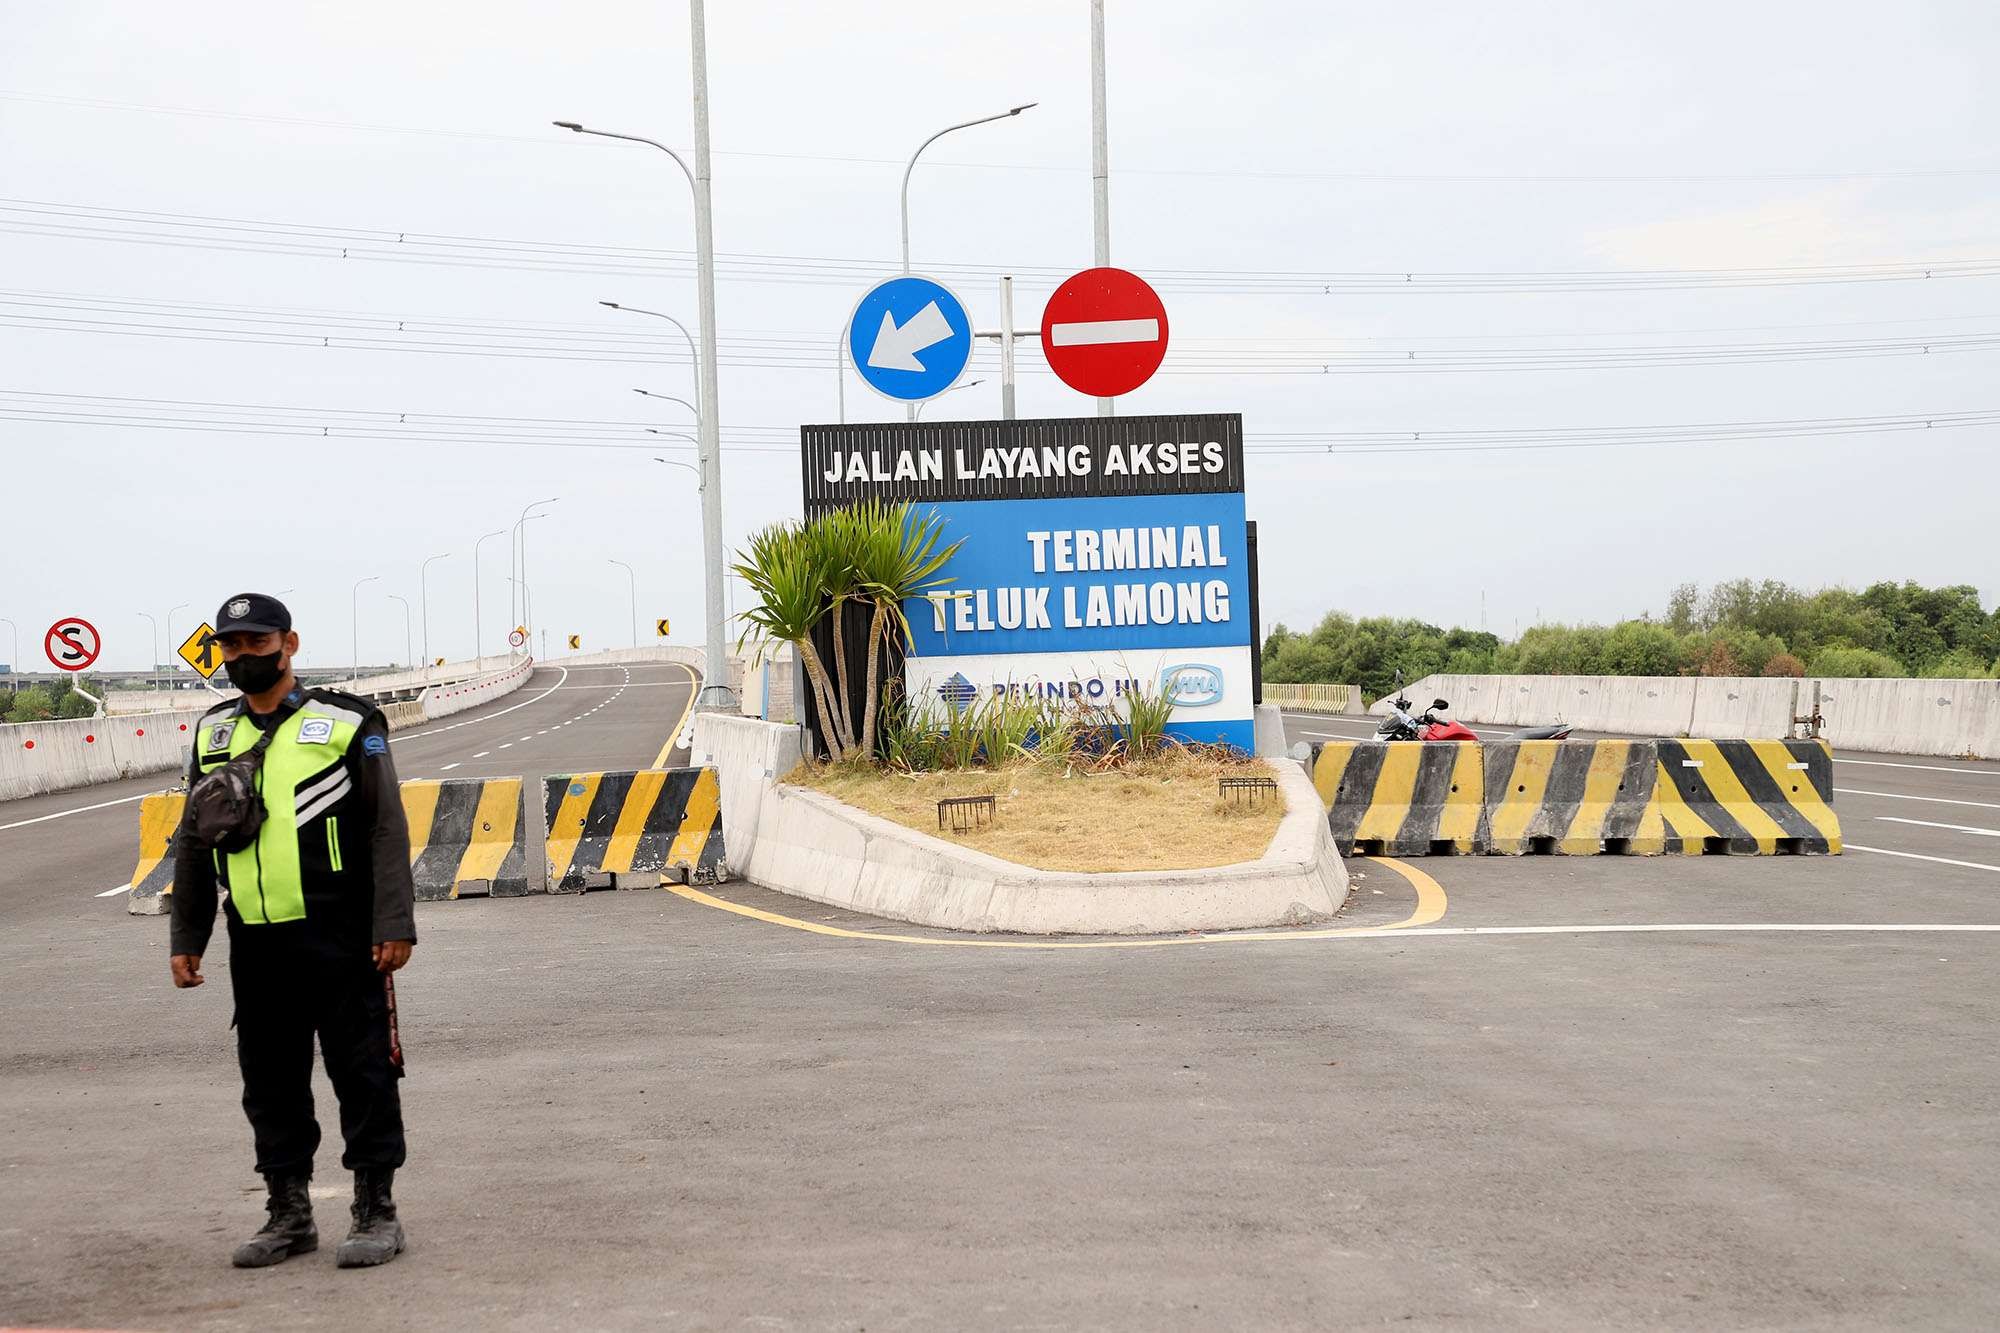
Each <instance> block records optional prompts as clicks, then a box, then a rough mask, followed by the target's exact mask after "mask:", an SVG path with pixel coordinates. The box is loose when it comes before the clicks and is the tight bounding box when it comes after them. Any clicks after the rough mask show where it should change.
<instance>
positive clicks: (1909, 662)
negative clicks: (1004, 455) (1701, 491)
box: [1263, 579, 2000, 699]
mask: <svg viewBox="0 0 2000 1333" xmlns="http://www.w3.org/2000/svg"><path fill="white" fill-rule="evenodd" d="M1263 658H1264V661H1263V666H1264V679H1265V680H1267V681H1272V682H1283V683H1287V684H1313V683H1319V682H1329V683H1347V684H1355V685H1359V686H1360V687H1361V689H1362V691H1363V693H1365V694H1366V695H1367V696H1368V697H1369V698H1371V699H1372V698H1378V697H1380V696H1382V695H1384V694H1388V693H1389V692H1391V690H1392V689H1393V688H1394V682H1395V678H1396V673H1397V672H1398V671H1400V672H1401V673H1402V677H1403V679H1404V680H1405V681H1414V680H1417V679H1419V678H1420V677H1423V676H1427V675H1431V674H1433V673H1435V672H1451V673H1454V674H1464V675H1487V674H1496V673H1497V674H1504V675H1530V676H1808V675H1810V676H1823V677H1842V676H1901V677H1909V676H1926V677H1934V678H1952V679H1976V678H1982V677H2000V607H1996V608H1995V609H1994V610H1992V611H1990V612H1989V611H1987V610H1986V609H1985V608H1984V607H1983V606H1982V605H1981V604H1980V600H1979V590H1978V589H1977V588H1972V587H1969V586H1966V585H1963V584H1960V585H1957V586H1954V587H1949V588H1926V587H1923V586H1922V585H1920V584H1917V583H1900V584H1898V583H1876V584H1873V585H1871V586H1870V587H1868V588H1867V589H1865V590H1863V591H1861V592H1855V591H1853V590H1852V589H1848V588H1822V589H1820V590H1818V591H1816V592H1805V591H1802V590H1800V589H1797V588H1794V587H1792V586H1791V585H1789V584H1786V583H1781V582H1778V581H1776V580H1774V579H1765V580H1763V581H1761V582H1757V581H1753V580H1750V579H1737V580H1735V581H1733V582H1728V583H1719V584H1716V585H1715V586H1714V587H1712V588H1709V589H1708V590H1707V591H1706V592H1704V591H1703V590H1702V589H1701V588H1700V587H1699V586H1697V585H1695V584H1692V583H1684V584H1682V585H1681V586H1680V587H1678V588H1676V589H1674V591H1673V594H1672V596H1671V597H1669V598H1668V600H1667V606H1666V609H1665V611H1664V612H1663V613H1661V614H1659V615H1653V614H1651V613H1648V614H1645V615H1642V616H1640V617H1639V618H1637V619H1635V620H1621V621H1619V622H1618V623H1617V624H1615V625H1537V626H1535V627H1534V628H1533V629H1529V630H1526V631H1524V632H1523V633H1522V634H1521V636H1520V637H1519V638H1518V639H1515V640H1513V641H1512V642H1507V641H1503V640H1502V639H1501V638H1500V637H1499V636H1498V635H1495V634H1488V633H1486V632H1484V631H1482V630H1468V629H1449V630H1447V629H1441V628H1439V627H1438V626H1436V625H1431V624H1426V623H1425V622H1423V621H1420V620H1412V619H1402V618H1395V617H1388V616H1372V617H1364V618H1359V619H1357V618H1355V617H1353V616H1350V615H1347V614H1346V613H1344V612H1340V611H1334V612H1330V613H1328V614H1327V616H1326V618H1325V619H1323V620H1321V621H1320V623H1319V624H1318V625H1317V626H1315V627H1314V628H1313V629H1312V630H1310V631H1308V632H1304V633H1300V632H1297V631H1294V630H1291V629H1288V628H1286V627H1285V626H1284V625H1278V626H1275V627H1274V628H1273V629H1272V630H1271V633H1270V635H1269V636H1268V637H1267V638H1266V639H1265V640H1264V649H1263Z"/></svg>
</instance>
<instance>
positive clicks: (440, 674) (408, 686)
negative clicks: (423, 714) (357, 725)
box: [331, 653, 523, 695]
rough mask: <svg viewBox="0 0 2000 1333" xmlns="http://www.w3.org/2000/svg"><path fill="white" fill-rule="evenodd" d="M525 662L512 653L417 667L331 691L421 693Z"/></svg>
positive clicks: (339, 685) (366, 678)
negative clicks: (427, 688)
mask: <svg viewBox="0 0 2000 1333" xmlns="http://www.w3.org/2000/svg"><path fill="white" fill-rule="evenodd" d="M522 660H523V659H522V658H521V657H519V656H516V655H514V654H511V653H497V654H495V655H494V656H492V657H480V658H474V659H468V660H467V661H463V662H446V663H445V664H444V665H443V666H427V667H417V668H415V669H413V670H410V671H392V672H389V673H388V674H387V675H381V676H364V677H362V678H361V679H360V680H345V681H336V682H335V683H334V684H333V685H332V687H331V688H333V689H336V690H343V691H345V692H346V693H348V694H362V695H375V694H400V693H402V692H404V691H406V690H421V689H424V688H426V687H428V686H431V685H442V684H448V683H450V682H452V681H460V680H470V679H472V678H473V677H475V676H490V675H492V674H494V673H495V672H500V671H505V670H507V668H509V667H511V666H516V665H518V664H519V663H520V662H521V661H522Z"/></svg>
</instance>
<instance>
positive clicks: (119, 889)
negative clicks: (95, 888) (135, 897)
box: [97, 884, 132, 898]
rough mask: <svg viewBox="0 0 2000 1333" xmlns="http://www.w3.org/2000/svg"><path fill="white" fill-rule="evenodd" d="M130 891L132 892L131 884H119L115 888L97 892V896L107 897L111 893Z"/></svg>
mask: <svg viewBox="0 0 2000 1333" xmlns="http://www.w3.org/2000/svg"><path fill="white" fill-rule="evenodd" d="M130 892H132V886H131V885H130V884H120V885H119V886H118V887H116V888H113V889H106V890H105V891H104V892H102V893H100V894H98V895H97V896H98V897H100V898H109V897H111V896H112V895H113V894H118V893H130Z"/></svg>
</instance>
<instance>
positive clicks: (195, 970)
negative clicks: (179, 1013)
mask: <svg viewBox="0 0 2000 1333" xmlns="http://www.w3.org/2000/svg"><path fill="white" fill-rule="evenodd" d="M172 963H173V971H174V985H175V986H176V987H178V988H180V989H181V990H186V989H187V988H188V987H190V986H199V985H201V984H202V982H204V981H206V980H208V978H207V977H204V976H203V975H202V974H201V955H200V954H198V953H177V954H175V955H174V956H173V959H172Z"/></svg>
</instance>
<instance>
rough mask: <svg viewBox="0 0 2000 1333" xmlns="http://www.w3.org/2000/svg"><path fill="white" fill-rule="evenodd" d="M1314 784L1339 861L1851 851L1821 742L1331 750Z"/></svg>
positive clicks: (1368, 745) (1343, 744) (1321, 752)
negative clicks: (1344, 857) (1356, 856)
mask: <svg viewBox="0 0 2000 1333" xmlns="http://www.w3.org/2000/svg"><path fill="white" fill-rule="evenodd" d="M1312 779H1313V786H1314V788H1315V789H1316V790H1317V791H1318V792H1319V796H1320V800H1321V802H1322V803H1323V804H1324V805H1325V806H1326V810H1327V827H1328V829H1329V830H1330V831H1331V832H1332V834H1333V840H1334V845H1335V846H1336V847H1338V848H1339V849H1340V850H1341V852H1343V853H1348V852H1359V853H1362V854H1368V853H1386V854H1388V855H1391V856H1426V855H1451V854H1458V853H1465V852H1473V851H1478V852H1490V853H1494V854H1496V855H1509V856H1522V855H1528V854H1533V853H1554V854H1559V855H1567V856H1591V855H1597V854H1606V855H1613V856H1658V855H1660V854H1662V853H1665V854H1669V855H1687V856H1699V855H1702V854H1704V853H1713V854H1728V853H1733V854H1738V855H1761V856H1772V855H1778V854H1783V853H1788V852H1796V853H1813V852H1820V853H1827V854H1831V855H1838V854H1839V853H1840V850H1841V840H1840V819H1839V817H1838V816H1837V815H1836V814H1835V813H1834V811H1833V753H1832V750H1831V749H1830V748H1829V747H1828V746H1827V745H1826V743H1825V742H1823V741H1780V740H1722V741H1664V740H1663V741H1489V742H1486V743H1483V744H1482V743H1478V742H1471V741H1387V742H1384V741H1328V742H1326V743H1325V744H1323V745H1321V746H1320V747H1318V748H1317V749H1316V750H1314V752H1313V760H1312Z"/></svg>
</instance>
